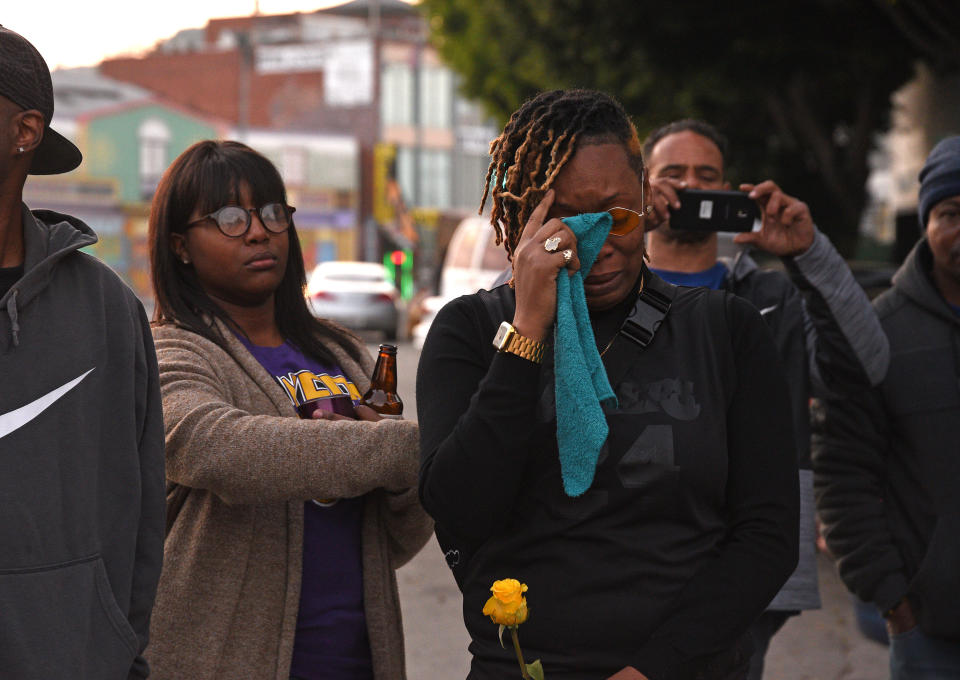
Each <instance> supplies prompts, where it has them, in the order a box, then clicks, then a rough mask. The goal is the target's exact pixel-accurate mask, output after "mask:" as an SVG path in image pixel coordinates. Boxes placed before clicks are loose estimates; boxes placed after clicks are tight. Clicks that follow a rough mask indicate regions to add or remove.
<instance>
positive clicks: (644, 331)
mask: <svg viewBox="0 0 960 680" xmlns="http://www.w3.org/2000/svg"><path fill="white" fill-rule="evenodd" d="M643 276H644V285H643V290H641V291H640V293H639V295H637V301H636V302H635V303H634V305H633V309H632V310H631V311H630V314H628V315H627V318H626V319H625V320H624V322H623V324H622V325H621V326H620V330H619V331H617V335H616V337H615V338H614V340H613V343H612V344H611V346H610V350H609V351H608V352H607V355H606V356H605V357H604V362H603V363H604V365H605V366H606V369H607V379H608V380H609V381H610V386H611V387H613V388H614V389H616V386H617V384H618V383H619V382H620V381H621V380H622V379H623V376H624V375H626V373H627V371H629V370H630V367H631V366H632V365H633V363H634V361H635V360H636V356H637V352H638V351H642V350H643V349H644V348H645V347H647V346H648V345H649V344H650V343H651V342H653V338H654V336H655V335H656V334H657V330H659V328H660V326H661V325H662V324H663V320H664V319H666V318H667V314H669V313H670V307H671V306H672V305H673V299H674V298H675V297H676V296H677V292H678V290H679V289H678V287H677V286H674V285H673V284H672V283H667V282H666V281H664V280H663V279H661V278H660V277H659V276H657V275H656V274H654V273H653V272H651V271H650V270H649V269H644V272H643ZM624 340H628V341H629V342H624Z"/></svg>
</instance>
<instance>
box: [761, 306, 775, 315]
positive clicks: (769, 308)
mask: <svg viewBox="0 0 960 680" xmlns="http://www.w3.org/2000/svg"><path fill="white" fill-rule="evenodd" d="M776 308H777V305H770V306H769V307H764V308H763V309H761V310H760V316H766V315H767V314H769V313H770V312H772V311H773V310H775V309H776Z"/></svg>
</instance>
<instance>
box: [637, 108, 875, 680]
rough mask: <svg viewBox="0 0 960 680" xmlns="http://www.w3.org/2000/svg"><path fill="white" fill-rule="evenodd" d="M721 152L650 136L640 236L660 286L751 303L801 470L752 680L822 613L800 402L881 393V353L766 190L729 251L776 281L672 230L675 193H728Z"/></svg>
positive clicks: (851, 303) (677, 132)
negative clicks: (777, 360) (800, 625)
mask: <svg viewBox="0 0 960 680" xmlns="http://www.w3.org/2000/svg"><path fill="white" fill-rule="evenodd" d="M726 151H727V149H726V139H725V138H724V137H723V136H722V135H721V134H720V133H719V132H718V131H717V130H716V129H715V128H714V127H713V126H712V125H709V124H708V123H705V122H702V121H697V120H680V121H676V122H673V123H670V124H668V125H665V126H663V127H661V128H658V129H657V130H655V131H654V132H652V133H651V134H650V136H649V137H648V138H647V140H646V142H645V143H644V148H643V156H644V159H645V161H646V167H647V172H648V173H649V177H650V183H651V186H652V188H653V201H652V207H653V210H654V213H655V217H656V220H657V221H658V222H659V226H658V227H657V228H656V229H655V230H653V231H651V232H649V234H648V237H647V252H648V253H649V255H650V264H651V268H652V269H653V270H654V271H655V272H656V273H657V274H658V275H660V277H662V278H663V279H665V280H666V281H669V282H670V283H673V284H676V285H682V286H706V287H709V288H714V289H721V288H722V289H725V290H728V291H730V292H732V293H734V294H736V295H738V296H740V297H743V298H745V299H747V300H748V301H750V302H751V303H752V304H753V305H754V306H755V307H756V308H757V309H758V311H759V312H760V314H761V315H762V316H763V318H764V319H765V320H766V322H767V325H768V326H769V328H770V330H771V331H772V332H773V335H774V339H775V340H776V343H777V347H778V349H779V352H780V356H781V359H782V360H783V364H784V368H785V370H786V372H787V377H788V380H789V382H790V393H791V400H792V409H793V419H794V430H795V432H796V442H795V444H796V449H797V462H798V465H799V468H800V479H799V484H800V498H801V517H800V521H801V526H800V561H799V564H798V565H797V569H796V571H795V572H794V573H793V575H792V576H791V577H790V579H789V580H788V581H787V583H786V584H785V585H784V586H783V588H782V589H781V590H780V592H779V593H778V594H777V596H776V597H775V598H774V599H773V601H772V602H771V603H770V606H769V607H768V609H767V611H766V612H764V614H763V615H762V616H761V617H760V618H759V619H758V620H757V621H756V622H755V624H754V625H753V627H752V629H751V634H752V637H753V641H754V646H755V650H754V655H753V658H752V659H751V667H750V675H749V678H750V680H759V678H761V677H762V675H763V661H764V656H765V655H766V651H767V647H768V646H769V643H770V639H771V638H772V637H773V635H774V634H775V633H776V632H777V631H778V630H779V629H780V628H781V627H782V626H783V624H784V623H786V621H787V619H788V618H789V617H790V616H792V615H795V614H798V613H799V612H800V611H802V610H805V609H817V608H819V607H820V596H819V592H818V588H817V565H816V547H815V526H814V506H813V476H812V472H811V463H810V425H809V413H808V404H809V400H810V398H811V397H813V396H829V395H834V396H835V395H843V394H846V393H851V392H855V391H858V390H862V389H865V388H868V387H871V386H873V385H877V384H878V383H880V381H881V380H882V379H883V377H884V375H885V374H886V370H887V364H888V361H889V346H888V343H887V338H886V336H885V335H884V333H883V331H882V329H881V327H880V323H879V320H878V319H877V315H876V313H875V312H874V310H873V308H872V307H871V305H870V301H869V300H868V299H867V296H866V294H865V293H864V292H863V290H862V289H861V288H860V286H859V285H858V284H857V283H856V281H855V280H854V278H853V274H852V273H851V271H850V268H849V267H848V266H847V264H846V263H845V262H844V260H843V259H842V258H841V257H840V255H839V253H837V251H836V249H835V248H834V247H833V245H832V244H831V243H830V241H829V240H828V239H827V237H826V236H825V235H824V234H823V233H821V232H820V231H819V230H818V229H817V228H816V226H815V225H814V223H813V218H812V217H811V215H810V210H809V208H808V207H807V205H806V204H805V203H803V202H802V201H800V200H798V199H796V198H794V197H792V196H788V195H787V194H785V193H784V192H783V191H782V190H781V189H780V187H778V186H777V185H776V184H775V183H774V182H772V181H770V180H767V181H765V182H761V183H760V184H756V185H754V184H741V185H740V187H739V188H740V190H741V191H743V192H746V193H747V195H748V197H749V198H750V199H753V200H755V201H756V203H757V205H758V209H759V216H760V221H761V225H760V229H759V230H758V231H752V232H745V233H740V234H738V235H737V236H736V237H734V242H735V243H738V244H741V245H743V246H748V247H749V246H753V247H757V248H760V249H762V250H765V251H767V252H768V253H771V254H773V255H777V256H779V257H780V258H781V259H782V261H783V264H784V267H785V269H786V272H787V273H786V274H785V273H783V272H780V271H775V270H767V269H761V268H760V267H759V266H758V265H757V264H756V262H754V260H753V259H752V258H751V257H750V255H749V254H748V252H747V250H748V248H744V249H743V250H741V251H740V253H739V254H738V255H737V256H736V257H735V258H733V259H732V260H726V259H721V258H719V257H718V246H717V232H716V231H710V230H704V229H696V230H684V229H677V228H674V227H671V224H670V217H671V212H672V211H674V210H679V209H680V207H681V204H680V201H681V196H682V195H683V194H682V192H683V191H684V190H686V189H700V190H729V188H730V185H729V182H727V181H726V180H725V179H724V158H725V156H726ZM701 216H702V213H701ZM719 226H720V227H721V228H722V225H719ZM730 230H731V231H732V230H734V229H733V228H732V225H731V229H730Z"/></svg>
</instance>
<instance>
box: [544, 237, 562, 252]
mask: <svg viewBox="0 0 960 680" xmlns="http://www.w3.org/2000/svg"><path fill="white" fill-rule="evenodd" d="M559 247H560V237H559V236H551V237H550V238H548V239H547V240H546V241H544V242H543V249H544V250H546V251H547V252H548V253H552V252H554V251H555V250H556V249H557V248H559Z"/></svg>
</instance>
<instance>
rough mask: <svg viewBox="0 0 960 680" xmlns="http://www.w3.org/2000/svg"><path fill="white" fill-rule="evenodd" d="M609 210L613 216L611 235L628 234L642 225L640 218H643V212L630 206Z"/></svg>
mask: <svg viewBox="0 0 960 680" xmlns="http://www.w3.org/2000/svg"><path fill="white" fill-rule="evenodd" d="M607 212H608V213H610V217H612V218H613V226H611V227H610V236H626V235H627V234H629V233H630V232H631V231H633V230H634V229H636V228H637V227H638V226H640V220H641V219H642V218H643V215H642V214H640V213H638V212H637V211H636V210H631V209H630V208H610V209H609V210H608V211H607Z"/></svg>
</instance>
